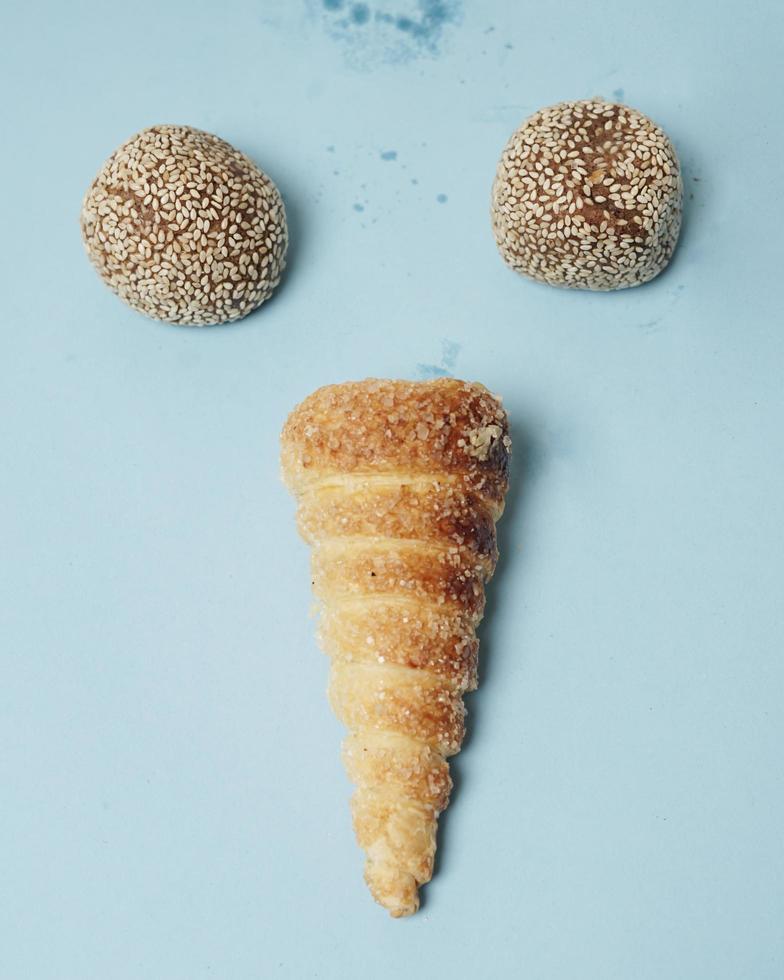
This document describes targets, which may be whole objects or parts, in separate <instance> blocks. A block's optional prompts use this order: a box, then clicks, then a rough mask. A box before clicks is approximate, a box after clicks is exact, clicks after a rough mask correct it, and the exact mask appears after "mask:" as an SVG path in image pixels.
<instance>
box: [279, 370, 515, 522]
mask: <svg viewBox="0 0 784 980" xmlns="http://www.w3.org/2000/svg"><path fill="white" fill-rule="evenodd" d="M510 449H511V443H510V440H509V423H508V419H507V415H506V412H505V411H504V408H503V406H502V404H501V401H500V399H499V398H497V397H496V396H494V395H491V394H490V392H489V391H488V390H487V389H486V388H485V387H484V386H483V385H480V384H475V383H469V382H466V381H458V380H457V379H454V378H439V379H438V380H435V381H419V382H416V381H386V380H376V379H369V380H367V381H359V382H348V383H345V384H340V385H329V386H327V387H325V388H320V389H319V390H318V391H316V392H314V393H313V394H312V395H310V396H309V397H308V398H306V399H305V401H304V402H302V403H301V404H300V405H299V406H297V408H295V409H294V411H293V412H292V413H291V415H290V416H289V418H288V420H287V421H286V424H285V426H284V429H283V434H282V454H281V459H282V465H283V477H284V480H285V481H286V484H287V485H288V486H289V488H290V489H291V490H292V491H294V492H295V493H302V492H304V491H306V490H307V489H308V487H309V486H313V484H314V482H318V483H320V484H321V485H325V484H328V483H329V481H330V480H331V479H332V480H340V479H341V478H346V477H349V478H351V477H358V476H365V477H377V478H383V476H384V475H385V474H390V475H391V474H397V475H399V476H400V477H401V482H406V480H410V479H411V478H417V477H430V478H432V479H433V480H434V481H438V479H439V478H443V479H442V481H441V482H442V484H443V486H442V489H443V492H444V493H445V494H448V492H449V483H450V481H451V482H452V483H453V484H456V485H458V486H459V487H460V488H461V489H462V490H470V491H473V492H475V493H477V494H479V495H480V496H482V497H483V498H485V499H486V500H488V501H490V502H491V503H492V504H493V505H494V506H495V507H496V508H498V507H500V506H501V505H502V503H503V498H504V494H505V493H506V489H507V485H508V476H509V455H510ZM493 516H494V517H497V516H498V513H497V512H495V513H494V515H493Z"/></svg>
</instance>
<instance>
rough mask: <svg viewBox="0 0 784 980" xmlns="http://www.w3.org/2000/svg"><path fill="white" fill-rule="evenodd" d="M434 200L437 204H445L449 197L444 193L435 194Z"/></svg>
mask: <svg viewBox="0 0 784 980" xmlns="http://www.w3.org/2000/svg"><path fill="white" fill-rule="evenodd" d="M436 200H437V201H438V203H439V204H446V202H447V201H448V200H449V198H448V197H447V196H446V194H436Z"/></svg>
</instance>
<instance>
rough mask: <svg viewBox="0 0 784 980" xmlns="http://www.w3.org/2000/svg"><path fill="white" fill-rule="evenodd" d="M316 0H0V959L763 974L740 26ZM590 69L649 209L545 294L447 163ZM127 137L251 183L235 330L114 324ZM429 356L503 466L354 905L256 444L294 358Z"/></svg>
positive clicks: (771, 326)
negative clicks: (639, 114) (107, 252)
mask: <svg viewBox="0 0 784 980" xmlns="http://www.w3.org/2000/svg"><path fill="white" fill-rule="evenodd" d="M330 8H333V9H330ZM335 8H340V3H339V2H337V0H332V2H328V3H327V4H323V2H322V0H313V2H312V3H311V4H310V5H308V4H305V3H300V2H299V0H285V2H284V0H278V2H269V0H267V2H265V0H256V2H255V3H251V2H242V0H238V2H231V0H228V2H224V3H221V4H218V3H205V2H190V3H185V2H177V3H165V2H164V3H160V2H157V0H156V2H152V0H138V2H135V3H134V4H133V5H111V4H106V3H96V2H74V3H71V4H65V3H55V2H54V0H50V2H46V3H33V2H30V3H21V2H11V3H6V4H4V5H3V7H2V13H1V14H0V18H2V20H1V21H0V38H1V39H2V41H1V43H2V58H1V59H0V83H1V85H2V104H3V140H2V142H3V150H2V154H0V177H1V178H2V188H3V193H2V195H1V196H0V223H1V227H2V230H3V234H2V236H0V276H2V307H1V310H2V312H1V313H0V318H1V320H2V353H1V354H0V395H1V397H2V411H1V413H0V430H1V431H2V435H1V436H0V494H1V496H2V500H1V501H0V507H1V509H0V523H1V524H2V531H1V534H2V538H1V540H0V549H1V550H0V576H1V577H2V581H0V617H1V618H0V643H2V652H1V654H0V976H2V977H3V978H8V980H50V978H51V980H92V978H98V980H126V978H128V980H131V978H133V980H138V978H147V977H150V978H156V980H157V978H161V980H180V978H182V980H201V978H208V977H217V978H225V980H234V978H239V980H246V978H267V977H287V978H288V977H290V978H309V977H318V978H335V980H337V978H353V977H360V976H361V977H369V978H374V980H384V978H393V977H394V978H398V977H435V978H441V977H472V978H473V977H482V978H484V977H492V978H496V977H512V976H515V977H517V976H519V977H530V978H536V980H564V978H576V977H579V978H580V980H593V978H596V980H629V978H633V980H647V978H651V980H662V978H667V980H672V978H686V980H703V978H704V980H738V978H749V980H777V978H780V977H781V976H782V975H784V940H783V938H782V920H783V918H784V909H783V908H782V904H783V903H782V875H784V854H783V846H782V809H783V807H782V804H783V803H784V799H783V797H782V783H781V778H782V772H781V750H782V736H783V735H784V726H783V725H782V691H783V690H784V687H783V682H784V669H783V667H782V627H784V603H783V602H782V591H783V590H784V573H783V570H782V549H783V548H784V465H783V464H782V450H783V448H784V446H783V441H784V440H783V436H782V428H783V427H784V391H783V390H782V372H783V369H784V325H783V324H782V317H781V310H780V307H781V267H782V259H783V258H784V256H783V255H782V237H781V229H782V223H783V222H784V209H783V208H782V195H781V181H782V154H783V153H784V141H783V138H782V128H781V121H782V120H781V116H782V114H781V83H782V78H781V67H780V53H781V52H780V43H781V37H782V32H784V17H783V16H782V8H781V6H780V5H779V4H777V3H776V2H775V0H769V2H752V3H748V4H745V5H742V6H740V7H737V6H736V5H731V4H723V3H719V4H716V3H709V2H707V0H700V2H694V3H683V2H677V3H676V2H674V0H673V2H666V3H652V4H635V3H626V2H615V0H611V2H602V3H600V4H594V5H586V4H584V3H577V2H565V3H561V4H545V3H541V2H540V3H531V2H525V3H515V4H512V3H504V2H502V0H493V2H487V0H485V2H482V3H468V2H466V3H464V4H463V5H462V6H461V5H460V4H455V3H442V4H435V3H432V2H431V3H419V4H418V5H417V4H414V3H412V2H411V0H383V2H382V0H378V2H375V0H374V2H372V3H370V5H369V6H368V7H365V6H364V5H362V4H354V5H353V7H352V6H350V5H349V4H348V2H346V4H344V6H343V8H342V9H335ZM387 14H389V15H390V16H389V18H387V19H385V17H384V15H387ZM377 15H381V16H377ZM393 15H394V16H393ZM395 18H397V19H395ZM400 18H403V19H402V20H401V19H400ZM596 94H601V95H604V96H607V97H610V98H613V97H615V98H618V99H623V100H626V101H628V102H629V103H630V104H632V105H634V106H636V107H638V108H640V109H641V110H643V111H644V112H646V113H648V114H649V115H651V116H652V117H653V118H654V119H656V120H657V121H659V122H661V124H662V125H663V126H664V127H665V128H666V129H667V131H668V132H669V133H670V135H671V136H672V138H673V140H674V142H675V144H676V146H677V148H678V151H679V153H680V155H681V159H682V161H683V166H684V173H685V182H686V220H685V227H684V232H683V237H682V243H681V246H680V248H679V250H678V252H677V255H676V258H675V260H674V262H673V264H672V266H671V268H670V270H669V271H668V272H667V273H666V274H664V275H663V276H662V277H661V278H660V279H659V280H657V281H655V282H654V283H652V284H650V285H648V286H645V287H643V288H640V289H635V290H631V291H627V292H624V293H619V294H609V295H607V294H585V293H571V292H559V291H555V290H551V289H548V288H545V287H542V286H537V285H534V284H532V283H529V282H526V281H525V280H523V279H520V278H518V277H516V276H515V275H514V274H513V273H511V272H509V271H508V270H507V269H506V268H505V267H504V265H503V264H502V262H501V261H500V259H499V257H498V256H497V254H496V251H495V248H494V245H493V242H492V238H491V234H490V229H489V221H488V203H489V193H490V184H491V180H492V176H493V171H494V167H495V163H496V159H497V157H498V155H499V153H500V151H501V148H502V146H503V144H504V143H505V141H506V139H507V137H508V136H509V134H510V133H511V131H512V130H513V129H514V128H515V127H516V126H517V125H518V123H519V122H520V121H521V120H522V119H523V118H524V117H525V116H526V115H527V114H528V113H529V112H530V111H533V110H534V109H535V108H537V107H539V106H541V105H546V104H549V103H552V102H555V101H558V100H561V99H565V98H580V97H586V96H592V95H596ZM158 122H177V123H188V124H191V125H195V126H198V127H203V128H206V129H209V130H212V131H215V132H217V133H219V134H220V135H221V136H223V137H225V138H226V139H228V140H230V141H231V142H233V143H234V144H236V145H237V146H238V147H240V148H241V149H243V150H245V151H246V152H248V153H249V154H250V155H251V156H252V157H253V158H254V159H255V160H257V161H258V162H259V163H260V164H261V165H262V166H263V167H264V168H265V169H267V170H268V172H269V173H270V174H271V175H272V176H273V178H274V179H275V180H276V181H277V182H278V184H279V186H280V188H281V190H282V192H283V195H284V197H285V199H286V203H287V207H288V209H289V216H290V225H291V235H292V249H291V262H290V271H289V273H288V275H287V276H286V280H285V284H284V286H283V287H282V289H281V291H280V293H279V295H278V296H277V297H276V298H275V299H274V300H273V301H272V302H271V303H270V304H269V306H268V307H266V308H264V309H262V310H261V311H260V312H259V313H257V314H256V315H254V316H252V317H250V318H249V319H247V320H246V321H244V322H242V323H240V324H238V325H235V326H232V327H228V328H222V329H221V328H216V329H207V330H202V331H198V330H192V329H185V328H174V327H170V326H164V325H161V324H156V323H153V322H151V321H147V320H145V319H143V318H142V317H140V316H138V315H137V314H135V313H133V312H131V311H130V310H128V309H126V308H125V307H124V306H123V305H122V304H121V303H120V302H119V301H118V300H117V299H116V298H115V297H114V296H112V295H111V294H110V293H109V292H108V291H107V290H106V289H105V288H104V287H103V286H102V285H101V283H100V282H99V281H98V279H97V277H96V276H95V274H94V273H93V271H92V270H91V268H90V266H89V265H88V263H87V261H86V259H85V257H84V255H83V254H82V250H81V245H80V242H79V234H78V224H77V218H78V212H79V205H80V200H81V196H82V194H83V192H84V191H85V189H86V187H87V185H88V184H89V182H90V180H91V179H92V177H93V175H94V174H95V172H96V171H97V170H98V168H99V166H100V164H101V163H102V161H103V160H104V159H105V157H106V156H108V154H109V153H110V152H111V151H112V150H113V149H114V148H115V146H117V145H118V144H119V143H120V142H122V141H123V140H124V139H126V138H127V137H128V136H129V135H131V134H132V133H133V132H134V131H136V130H138V129H140V128H142V127H144V126H147V125H150V124H154V123H158ZM439 371H451V372H453V373H455V374H457V375H459V376H463V377H466V378H470V379H478V380H481V381H483V382H485V383H486V384H487V385H488V386H489V387H491V388H492V389H493V390H494V391H498V392H500V393H502V394H503V395H504V397H505V401H506V404H507V406H508V408H509V411H510V413H511V416H512V419H513V426H514V440H515V453H516V455H515V470H514V486H513V491H512V495H511V498H510V503H509V508H508V514H507V516H506V517H505V518H504V521H503V523H502V525H501V528H500V532H501V547H502V550H503V560H502V563H501V566H500V568H499V572H498V576H497V579H496V581H495V582H494V583H493V586H492V590H491V600H490V605H489V614H488V619H487V621H486V623H485V625H484V627H483V629H482V639H483V656H484V660H483V672H482V684H481V688H480V691H479V692H478V693H477V694H474V695H472V696H471V697H470V699H469V724H470V730H471V737H470V740H469V742H468V745H467V748H466V750H465V751H464V753H463V754H462V755H461V756H460V757H459V760H458V761H457V763H456V771H457V778H458V791H457V792H456V794H455V799H454V802H453V805H452V808H451V809H450V811H449V813H448V815H447V816H446V817H445V819H444V821H443V833H442V835H441V848H440V864H439V867H438V873H437V875H436V878H435V880H434V882H433V884H432V885H430V886H428V888H427V889H426V890H425V893H424V894H425V904H424V907H423V909H422V912H421V913H420V914H419V915H418V916H416V917H415V918H414V919H412V920H408V921H404V922H393V921H391V920H389V919H388V918H387V917H386V915H385V913H384V912H383V911H382V910H380V909H379V908H377V907H376V906H375V905H374V904H373V903H372V901H371V900H370V898H369V896H368V895H367V893H366V891H365V886H364V884H363V882H362V877H361V869H362V856H361V854H360V852H359V850H358V849H357V848H356V846H355V844H354V840H353V836H352V831H351V827H350V821H349V814H348V806H347V799H348V795H349V786H348V784H347V782H346V779H345V777H344V775H343V773H342V769H341V766H340V762H339V741H340V738H341V729H340V726H339V725H338V723H337V722H336V721H335V720H334V719H333V717H332V715H331V714H330V711H329V709H328V706H327V703H326V700H325V698H324V688H325V682H326V672H327V665H326V661H325V660H324V658H323V657H322V655H321V654H320V653H319V652H318V650H317V648H316V646H315V642H314V640H313V622H312V621H310V620H309V619H308V611H309V606H310V596H309V576H308V555H307V550H306V548H305V546H304V545H303V544H302V543H301V542H300V541H299V540H298V538H297V537H296V534H295V529H294V521H293V504H292V501H291V500H290V499H289V498H288V496H287V495H286V493H285V492H284V490H283V488H282V487H281V485H280V483H279V480H278V463H277V446H278V443H277V439H278V432H279V430H280V427H281V424H282V422H283V419H284V417H285V415H286V413H287V412H288V411H289V410H290V409H291V407H292V406H293V405H294V404H295V403H296V402H297V401H298V400H299V399H300V398H302V397H303V396H304V395H306V394H307V393H308V392H309V391H311V390H312V389H313V388H315V387H317V386H319V385H321V384H324V383H327V382H334V381H339V380H343V379H348V378H361V377H364V376H367V375H381V376H390V377H396V376H400V377H411V378H416V377H422V376H427V375H432V374H434V373H438V372H439Z"/></svg>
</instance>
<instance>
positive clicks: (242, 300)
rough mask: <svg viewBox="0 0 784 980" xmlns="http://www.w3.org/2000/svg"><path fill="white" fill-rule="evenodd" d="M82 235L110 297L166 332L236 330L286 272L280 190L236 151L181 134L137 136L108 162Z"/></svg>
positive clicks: (192, 132) (85, 213)
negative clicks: (232, 323) (177, 328)
mask: <svg viewBox="0 0 784 980" xmlns="http://www.w3.org/2000/svg"><path fill="white" fill-rule="evenodd" d="M81 225H82V238H83V239H84V244H85V247H86V249H87V254H88V255H89V257H90V260H91V261H92V263H93V265H94V266H95V268H96V269H97V270H98V274H99V275H100V276H101V278H102V279H103V281H104V282H105V283H106V284H107V285H108V286H109V288H110V289H112V290H114V292H115V293H117V295H118V296H119V297H120V298H121V299H123V300H125V302H126V303H128V305H129V306H132V307H133V308H134V309H136V310H138V311H139V312H140V313H144V314H146V315H147V316H150V317H153V318H154V319H156V320H165V321H166V322H167V323H182V324H190V325H193V326H204V325H207V324H212V323H225V322H227V321H229V320H238V319H239V318H240V317H243V316H245V315H246V314H248V313H250V312H251V310H254V309H256V307H257V306H260V305H261V304H262V303H263V302H264V301H265V300H266V299H268V298H269V297H270V296H271V295H272V292H273V290H274V289H275V287H276V286H277V284H278V282H279V281H280V277H281V273H282V272H283V267H284V265H285V257H286V247H287V244H288V235H287V231H286V212H285V209H284V206H283V201H282V200H281V196H280V194H279V193H278V189H277V188H276V187H275V185H274V184H273V182H272V181H271V180H270V178H269V177H268V176H267V175H266V174H265V173H263V172H262V171H261V170H259V168H258V167H257V166H256V165H255V164H254V163H253V162H252V161H251V160H249V159H248V158H247V157H246V156H245V155H244V154H242V153H240V152H239V151H238V150H235V149H234V147H233V146H230V145H229V144H228V143H226V142H224V140H222V139H219V138H218V137H217V136H213V135H211V134H210V133H204V132H202V131H201V130H198V129H191V128H190V127H188V126H153V127H152V128H151V129H144V130H142V132H140V133H137V134H136V136H134V137H132V138H131V139H130V140H128V142H127V143H124V144H123V145H122V146H121V147H120V148H119V149H118V150H117V151H116V152H115V153H113V154H112V156H111V157H109V159H108V160H107V161H106V163H105V164H104V165H103V167H102V169H101V172H100V173H99V174H98V176H97V177H96V178H95V180H94V181H93V183H92V185H91V186H90V189H89V190H88V191H87V194H86V196H85V199H84V203H83V205H82V215H81Z"/></svg>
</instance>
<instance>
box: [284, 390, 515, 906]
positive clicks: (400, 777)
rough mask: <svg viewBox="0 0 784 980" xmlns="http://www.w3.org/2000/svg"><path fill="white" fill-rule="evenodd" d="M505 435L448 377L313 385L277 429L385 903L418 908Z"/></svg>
mask: <svg viewBox="0 0 784 980" xmlns="http://www.w3.org/2000/svg"><path fill="white" fill-rule="evenodd" d="M509 449H510V443H509V435H508V423H507V419H506V414H505V412H504V410H503V408H502V407H501V404H500V402H499V401H498V399H496V398H494V397H493V396H492V395H490V394H489V393H488V392H487V390H486V389H485V388H483V387H482V386H481V385H473V384H467V383H465V382H462V381H455V380H452V379H441V380H439V381H434V382H421V383H413V382H402V381H375V380H371V381H365V382H359V383H350V384H346V385H334V386H331V387H329V388H322V389H320V390H319V391H317V392H315V393H314V394H313V395H311V396H310V397H309V398H306V399H305V401H304V402H303V403H302V404H301V405H300V406H298V407H297V408H296V409H295V410H294V411H293V412H292V414H291V416H290V417H289V419H288V421H287V422H286V425H285V427H284V430H283V436H282V465H283V476H284V479H285V481H286V483H287V484H288V486H289V487H290V489H291V490H292V491H293V492H294V493H295V495H296V496H297V499H298V503H299V510H298V523H299V527H300V531H301V533H302V535H303V537H304V538H305V539H306V540H307V541H309V542H310V543H311V544H312V545H313V546H314V548H313V556H312V564H311V568H312V580H313V589H314V592H315V594H316V596H317V597H318V598H319V599H320V601H321V602H320V604H321V624H320V630H319V639H320V642H321V644H322V646H323V648H324V650H325V651H326V653H327V654H328V655H329V657H330V660H331V671H330V685H329V696H330V701H331V703H332V707H333V709H334V711H335V713H336V714H337V716H338V717H339V718H340V719H341V720H342V721H343V722H344V724H345V725H346V727H347V728H348V729H349V731H350V733H351V734H350V735H349V736H348V738H347V739H346V742H345V744H344V753H343V754H344V761H345V765H346V769H347V771H348V774H349V776H350V778H351V779H352V781H353V782H354V783H355V784H356V787H357V789H356V792H355V794H354V796H353V798H352V804H351V806H352V813H353V818H354V827H355V830H356V835H357V840H358V841H359V843H360V846H361V847H363V849H364V850H365V851H366V854H367V862H366V865H365V879H366V881H367V883H368V886H369V887H370V890H371V892H372V893H373V895H374V897H375V898H376V900H377V901H378V902H380V903H381V904H382V905H383V906H384V907H385V908H387V909H388V910H389V912H390V914H391V915H393V916H401V915H410V914H412V913H413V912H415V911H416V910H417V908H418V907H419V898H418V894H417V889H418V887H419V885H421V884H423V883H424V882H426V881H428V880H429V879H430V875H431V874H432V869H433V857H434V854H435V846H436V826H437V820H438V814H439V813H440V812H441V811H442V810H443V809H444V807H445V806H446V805H447V803H448V801H449V792H450V789H451V785H452V784H451V780H450V778H449V766H448V763H447V761H446V757H447V756H449V755H452V754H453V753H455V752H457V751H459V749H460V745H461V742H462V740H463V735H464V731H465V709H464V707H463V701H462V695H463V693H464V692H465V691H466V690H472V689H473V688H474V687H475V686H476V664H477V650H478V646H479V643H478V640H477V638H476V633H475V627H476V624H477V623H478V622H479V620H480V619H481V616H482V611H483V608H484V585H485V582H486V581H487V580H488V579H489V578H490V576H491V575H492V574H493V570H494V568H495V563H496V559H497V550H496V538H495V520H497V519H498V517H499V515H500V513H501V511H502V509H503V503H504V494H505V493H506V488H507V481H508V459H509Z"/></svg>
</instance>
